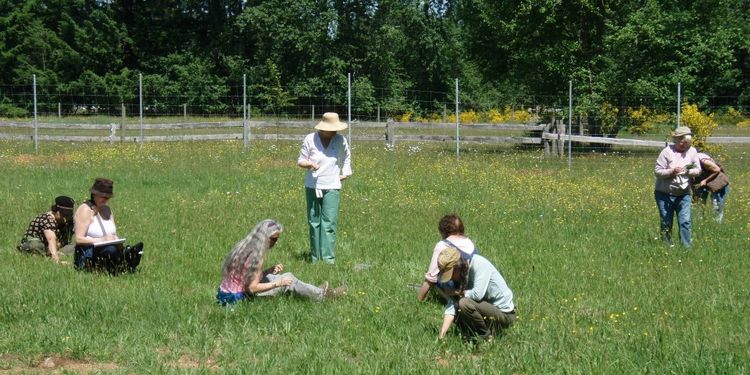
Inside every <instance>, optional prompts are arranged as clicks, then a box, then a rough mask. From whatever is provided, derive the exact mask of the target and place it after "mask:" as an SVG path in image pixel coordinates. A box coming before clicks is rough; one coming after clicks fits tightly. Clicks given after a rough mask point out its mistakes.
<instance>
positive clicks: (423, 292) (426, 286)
mask: <svg viewBox="0 0 750 375" xmlns="http://www.w3.org/2000/svg"><path fill="white" fill-rule="evenodd" d="M433 285H435V284H433V283H431V282H429V281H427V280H425V281H424V282H423V283H422V286H421V287H420V288H419V290H418V291H417V301H419V302H424V299H425V298H427V293H428V292H429V291H430V288H431V287H432V286H433Z"/></svg>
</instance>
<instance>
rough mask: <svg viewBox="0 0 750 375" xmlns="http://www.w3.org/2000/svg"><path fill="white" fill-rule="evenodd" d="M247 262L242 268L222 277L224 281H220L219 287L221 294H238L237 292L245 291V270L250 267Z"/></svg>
mask: <svg viewBox="0 0 750 375" xmlns="http://www.w3.org/2000/svg"><path fill="white" fill-rule="evenodd" d="M248 261H249V259H248ZM248 261H246V262H245V266H244V267H242V268H241V269H239V270H235V272H231V273H229V274H228V275H226V276H225V277H224V280H221V285H219V289H221V291H222V292H226V293H239V292H244V291H245V285H244V280H245V273H246V272H247V269H248V267H249V266H250V264H249V262H248Z"/></svg>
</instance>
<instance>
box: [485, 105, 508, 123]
mask: <svg viewBox="0 0 750 375" xmlns="http://www.w3.org/2000/svg"><path fill="white" fill-rule="evenodd" d="M503 121H506V118H505V116H503V114H502V113H501V112H500V111H498V110H497V109H495V108H492V109H490V110H489V112H487V122H489V123H490V124H498V123H501V122H503Z"/></svg>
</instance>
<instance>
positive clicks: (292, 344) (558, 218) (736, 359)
mask: <svg viewBox="0 0 750 375" xmlns="http://www.w3.org/2000/svg"><path fill="white" fill-rule="evenodd" d="M353 147H354V148H353V169H354V175H353V176H352V177H351V178H350V179H349V180H347V181H346V182H345V185H344V190H343V192H342V199H341V201H342V202H341V205H342V206H341V212H340V217H339V235H338V247H337V263H336V265H334V266H326V265H322V264H310V263H308V262H307V261H306V255H307V251H308V246H307V243H308V242H307V241H308V240H307V224H306V217H305V207H304V206H305V202H304V189H303V178H304V171H302V170H301V169H299V168H297V167H296V166H295V162H296V158H297V153H298V144H297V143H296V142H270V141H268V142H254V143H252V144H251V146H250V149H249V150H248V151H247V152H246V153H243V151H242V142H241V141H230V142H180V143H177V142H170V143H148V144H145V145H143V146H142V147H141V146H140V145H138V144H115V145H113V146H110V145H108V144H91V143H42V144H40V147H39V153H38V154H35V153H34V146H33V144H32V143H30V142H5V141H4V142H0V175H1V176H2V179H1V182H0V212H2V215H1V216H0V223H1V224H2V225H1V227H2V232H1V233H0V254H1V255H2V257H3V259H4V261H3V262H0V285H2V293H0V373H17V372H34V371H46V370H45V359H47V358H51V360H52V361H53V362H54V365H53V366H51V367H52V368H53V369H55V370H57V371H62V372H73V373H75V372H82V373H83V372H86V373H95V372H101V373H128V374H130V373H174V374H184V373H256V372H260V371H262V372H266V373H313V374H320V373H342V374H351V373H488V374H489V373H492V374H495V373H513V374H546V373H581V374H591V373H607V374H628V373H654V374H664V373H700V374H703V373H718V374H728V373H731V374H743V373H750V340H748V338H750V314H749V313H748V312H750V283H748V280H750V271H749V269H750V267H749V266H750V261H748V255H750V252H749V251H748V250H749V249H750V247H749V246H748V244H749V243H750V198H748V197H749V196H750V189H748V182H749V181H750V163H749V162H748V159H750V152H748V151H750V150H748V149H747V146H741V147H740V146H725V147H724V155H725V159H723V160H722V161H723V165H724V166H725V168H726V169H727V170H728V173H729V175H730V177H731V179H732V180H731V185H730V186H731V192H730V196H729V198H728V204H727V208H726V216H725V221H724V223H723V224H721V225H719V224H716V223H714V222H713V221H712V220H711V219H710V218H708V217H706V218H703V217H701V215H699V210H698V208H697V207H696V208H694V210H693V241H694V247H693V249H692V250H691V251H685V250H683V249H681V248H680V247H679V246H677V247H675V248H668V247H666V246H665V245H663V244H662V243H661V242H660V241H659V240H657V239H656V237H657V235H658V220H659V219H658V213H657V210H656V205H655V203H654V199H653V167H654V162H655V159H656V156H657V154H658V151H657V150H647V151H645V152H644V151H642V150H641V151H638V152H626V151H619V152H609V153H606V154H605V153H592V154H585V155H578V156H575V157H574V158H573V161H572V167H571V168H570V170H569V169H568V164H567V159H564V158H556V157H548V158H545V157H544V156H543V155H542V151H541V150H533V151H528V150H527V151H520V150H515V149H512V148H510V147H489V146H482V145H471V146H466V147H465V148H463V149H462V154H461V157H460V159H459V160H458V161H457V158H456V155H455V145H454V144H416V143H412V144H409V143H398V144H397V145H396V147H395V149H390V148H386V147H384V145H383V144H382V143H380V142H371V143H365V142H359V143H356V142H355V144H354V145H353ZM98 176H103V177H108V178H111V179H113V180H114V181H115V187H114V188H115V197H114V198H113V199H112V201H111V202H110V205H111V206H112V208H113V210H114V212H115V216H116V219H117V223H118V234H119V235H120V236H123V237H127V238H128V240H129V242H131V243H134V242H137V241H143V242H144V243H145V254H144V258H143V261H142V263H141V267H140V272H139V273H137V274H133V275H123V276H119V277H109V276H106V275H101V274H86V273H80V272H77V271H75V270H74V269H73V268H72V266H71V265H70V264H67V265H61V264H55V263H53V262H51V261H49V260H48V259H43V258H40V257H31V256H26V255H24V254H20V253H18V252H17V251H16V250H15V245H16V244H17V242H18V241H19V240H20V238H21V235H22V234H23V231H24V230H25V229H26V226H27V225H28V223H29V221H30V220H31V219H32V218H34V217H35V216H36V215H37V214H39V213H41V212H44V211H45V210H47V209H49V206H50V204H51V202H52V200H53V198H54V197H55V196H56V195H62V194H65V195H70V196H72V197H74V198H75V199H76V201H77V202H82V201H83V200H85V199H86V198H87V197H88V189H89V188H90V186H91V184H92V182H93V180H94V178H95V177H98ZM450 212H455V213H458V214H459V215H460V216H462V217H463V219H464V221H465V223H466V229H467V235H468V236H469V237H471V238H472V239H473V240H474V241H475V243H476V244H477V246H478V247H479V248H480V249H481V252H482V254H483V255H485V256H486V257H487V258H488V259H490V260H491V261H492V262H493V263H494V264H495V265H496V266H498V268H499V269H500V270H501V272H502V273H503V275H504V276H505V278H506V280H507V281H508V283H509V285H510V287H511V289H513V291H514V293H515V302H516V306H517V311H518V314H519V315H518V320H517V321H516V323H515V325H514V326H513V327H512V328H511V329H509V330H507V331H505V333H504V334H503V335H502V336H501V337H499V338H497V339H496V340H495V341H494V342H491V343H483V344H481V345H479V346H473V345H470V344H465V343H463V342H462V341H461V339H460V337H459V335H458V334H457V332H456V331H455V330H452V331H451V334H450V335H449V337H448V338H447V339H445V340H443V341H438V340H437V339H436V338H437V334H438V329H439V326H440V323H441V321H442V305H441V304H440V303H439V302H438V300H437V298H433V299H432V300H431V301H428V302H425V303H418V302H417V300H416V291H415V290H414V289H413V288H410V287H409V286H408V285H409V284H419V283H421V280H422V277H423V275H424V272H425V271H426V268H427V265H428V262H429V260H430V256H431V252H432V248H433V246H434V245H435V243H436V242H437V241H438V240H439V239H440V238H439V234H438V231H437V222H438V220H439V218H440V217H441V216H442V215H444V214H446V213H450ZM265 218H273V219H276V220H278V221H279V222H281V223H282V224H283V225H284V226H285V231H284V234H283V235H282V237H281V239H280V240H279V243H278V244H277V245H276V247H275V248H274V249H273V251H272V252H271V253H270V256H269V258H268V260H267V262H268V263H271V264H273V263H283V264H284V265H285V267H286V270H287V271H291V272H293V273H294V274H295V275H296V276H297V277H298V278H300V279H302V280H304V281H307V282H310V283H313V284H319V283H320V282H322V281H324V280H328V281H330V282H331V284H332V285H338V284H342V283H343V284H346V285H348V286H349V295H348V296H347V297H345V298H343V299H340V300H332V301H326V302H323V303H316V302H310V301H305V300H299V299H295V298H285V297H282V298H273V299H260V300H256V301H253V302H251V303H244V304H240V305H238V306H237V307H236V308H233V309H230V308H222V307H219V306H217V305H216V302H215V294H216V288H217V287H218V284H219V282H220V279H221V271H220V266H221V263H222V261H223V258H224V256H225V255H226V253H227V252H228V251H229V249H230V248H231V247H232V246H233V245H234V244H235V243H236V242H237V241H239V240H240V239H242V238H243V237H244V236H245V235H246V234H247V233H248V231H249V230H250V229H252V227H253V226H254V225H255V224H256V223H257V222H258V221H260V220H262V219H265ZM674 233H675V236H677V231H676V228H675V231H674ZM66 260H67V261H71V259H70V258H68V259H66ZM361 264H366V265H369V268H368V267H362V266H361ZM363 268H364V269H363ZM47 364H48V365H49V363H48V362H47ZM49 367H50V366H48V367H47V370H49Z"/></svg>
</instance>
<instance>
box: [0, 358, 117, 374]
mask: <svg viewBox="0 0 750 375" xmlns="http://www.w3.org/2000/svg"><path fill="white" fill-rule="evenodd" d="M0 363H2V366H0V374H61V373H65V372H73V373H76V374H95V373H102V372H109V371H115V370H117V369H119V366H117V365H116V364H114V363H106V362H92V361H87V360H80V359H70V358H65V357H59V356H51V357H43V358H40V359H38V360H36V361H34V362H33V363H32V364H31V365H24V364H23V361H21V360H20V359H19V358H18V357H15V356H2V357H0Z"/></svg>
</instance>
